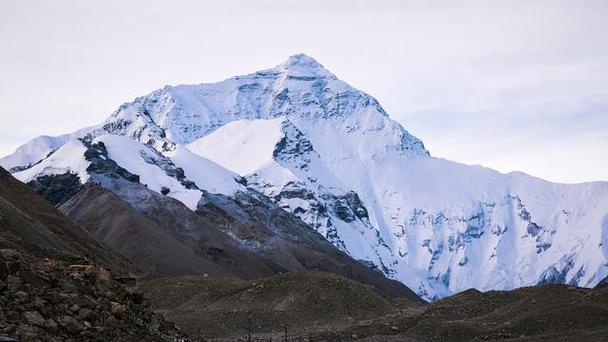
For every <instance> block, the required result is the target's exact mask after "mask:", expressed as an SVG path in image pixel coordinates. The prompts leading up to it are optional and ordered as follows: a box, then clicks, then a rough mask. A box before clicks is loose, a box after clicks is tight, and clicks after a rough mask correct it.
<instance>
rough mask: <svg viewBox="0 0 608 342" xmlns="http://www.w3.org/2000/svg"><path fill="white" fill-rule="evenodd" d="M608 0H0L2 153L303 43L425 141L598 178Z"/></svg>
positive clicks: (249, 68)
mask: <svg viewBox="0 0 608 342" xmlns="http://www.w3.org/2000/svg"><path fill="white" fill-rule="evenodd" d="M607 18H608V1H603V0H597V1H557V0H547V1H447V0H446V1H354V0H344V1H338V0H336V1H321V0H310V1H303V0H302V1H296V0H276V1H275V0H263V1H245V0H243V1H226V0H223V1H128V2H127V1H107V0H106V1H77V0H73V1H27V0H18V1H17V0H15V1H11V0H3V1H2V2H0V119H1V120H0V155H5V154H8V153H10V152H11V151H13V150H14V149H15V148H16V147H17V146H18V145H20V144H22V143H24V142H26V141H27V140H29V139H31V138H33V137H35V136H37V135H40V134H47V135H57V134H61V133H67V132H70V131H73V130H76V129H78V128H81V127H84V126H89V125H93V124H96V123H99V122H101V121H102V120H103V119H104V118H105V117H106V116H107V115H109V114H110V113H111V112H112V111H113V110H114V109H115V108H116V107H117V106H118V105H120V104H121V103H122V102H126V101H130V100H132V99H133V98H135V97H136V96H139V95H144V94H147V93H149V92H151V91H152V90H154V89H156V88H160V87H162V86H163V85H165V84H182V83H202V82H214V81H219V80H222V79H225V78H228V77H230V76H233V75H237V74H244V73H249V72H253V71H256V70H259V69H264V68H268V67H271V66H274V65H276V64H279V63H281V62H282V61H283V60H285V59H286V58H287V57H288V56H290V55H293V54H295V53H299V52H303V53H306V54H308V55H310V56H312V57H314V58H316V59H317V60H318V61H319V62H320V63H321V64H323V65H324V66H325V67H326V68H327V69H329V70H330V71H332V72H333V73H335V74H336V75H337V76H338V77H340V78H341V79H343V80H345V81H346V82H348V83H350V84H351V85H353V86H355V87H357V88H359V89H361V90H364V91H366V92H367V93H369V94H371V95H373V96H375V97H376V98H377V99H378V100H379V101H380V103H381V104H382V105H383V107H384V108H385V109H386V111H387V112H388V113H389V114H390V115H391V116H392V117H393V118H395V119H397V120H398V121H399V122H401V123H402V124H403V125H404V126H405V128H406V129H408V130H409V131H410V132H411V133H413V134H414V135H416V136H418V137H419V138H421V139H422V140H423V141H424V143H425V145H426V146H427V148H428V149H429V150H430V151H431V154H433V155H434V156H438V157H443V158H447V159H452V160H456V161H460V162H464V163H469V164H481V165H484V166H488V167H492V168H495V169H497V170H499V171H503V172H507V171H513V170H520V171H523V172H526V173H529V174H532V175H535V176H539V177H542V178H546V179H549V180H552V181H560V182H582V181H590V180H608V38H607V37H606V34H607V33H608V20H607Z"/></svg>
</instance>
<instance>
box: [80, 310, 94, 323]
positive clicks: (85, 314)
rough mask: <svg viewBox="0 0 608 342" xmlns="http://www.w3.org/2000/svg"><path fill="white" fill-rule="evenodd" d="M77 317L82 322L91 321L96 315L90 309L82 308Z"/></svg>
mask: <svg viewBox="0 0 608 342" xmlns="http://www.w3.org/2000/svg"><path fill="white" fill-rule="evenodd" d="M77 317H78V319H79V320H81V321H90V320H91V319H92V318H94V317H95V313H94V312H93V311H91V310H89V309H85V308H82V309H80V310H79V311H78V316H77Z"/></svg>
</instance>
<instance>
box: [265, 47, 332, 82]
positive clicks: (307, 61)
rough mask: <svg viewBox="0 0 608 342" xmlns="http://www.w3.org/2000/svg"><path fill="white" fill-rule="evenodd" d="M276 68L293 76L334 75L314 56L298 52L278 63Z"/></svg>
mask: <svg viewBox="0 0 608 342" xmlns="http://www.w3.org/2000/svg"><path fill="white" fill-rule="evenodd" d="M277 69H279V70H280V71H281V72H283V73H285V74H287V75H288V76H294V77H332V78H335V76H334V75H333V74H332V73H330V72H329V71H327V69H325V68H324V67H323V65H321V64H320V63H319V62H317V61H316V60H315V59H314V58H312V57H310V56H308V55H305V54H303V53H299V54H296V55H293V56H290V57H289V58H287V60H286V61H285V62H283V63H282V64H280V65H279V66H278V67H277Z"/></svg>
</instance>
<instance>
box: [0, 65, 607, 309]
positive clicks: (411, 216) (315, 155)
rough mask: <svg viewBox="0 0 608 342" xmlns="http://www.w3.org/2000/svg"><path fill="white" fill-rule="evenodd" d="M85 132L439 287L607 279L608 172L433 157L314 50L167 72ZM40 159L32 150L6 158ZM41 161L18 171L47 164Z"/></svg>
mask: <svg viewBox="0 0 608 342" xmlns="http://www.w3.org/2000/svg"><path fill="white" fill-rule="evenodd" d="M87 132H88V134H89V135H90V136H91V137H92V138H93V139H98V140H101V141H103V142H105V141H106V140H108V152H109V154H111V155H112V156H113V159H114V158H115V159H116V160H117V162H118V164H120V165H121V166H123V167H124V168H126V169H127V170H129V171H130V172H132V173H134V174H138V175H140V176H141V181H142V183H145V184H148V186H149V187H150V188H151V189H153V190H155V191H161V190H163V188H167V189H168V190H169V191H170V192H169V193H168V195H169V196H174V197H175V198H177V199H179V200H181V201H183V202H184V203H186V204H187V205H188V206H189V207H190V208H194V207H195V206H196V199H197V196H198V197H200V196H199V193H200V192H198V193H197V191H199V190H206V191H209V192H221V193H223V194H225V195H228V196H232V195H233V194H234V193H235V190H236V189H239V188H242V187H244V186H245V185H244V184H246V186H247V187H249V188H250V189H252V190H256V191H259V192H261V193H263V194H265V195H267V196H268V197H270V198H271V199H272V200H273V201H275V202H276V203H278V204H279V205H280V206H282V207H283V208H286V209H287V210H289V211H291V212H292V213H294V214H295V215H297V216H298V217H300V218H301V219H302V220H304V221H305V222H307V223H308V224H310V225H311V227H313V229H315V230H317V231H318V232H319V233H320V234H322V235H323V236H325V238H327V239H328V240H329V241H330V242H332V243H333V244H334V245H335V246H336V247H338V248H340V249H342V250H344V251H346V252H348V253H349V254H350V255H351V256H352V257H354V258H356V259H361V260H364V261H365V262H367V263H368V264H369V266H370V267H374V268H378V269H379V270H381V271H382V272H383V273H384V274H386V275H387V276H389V277H392V278H394V279H397V280H400V281H402V282H403V283H405V284H406V285H408V286H409V287H410V288H412V289H414V290H415V291H417V292H418V293H419V294H421V295H422V296H424V297H425V298H428V299H433V298H439V297H442V296H445V295H448V294H451V293H454V292H459V291H462V290H464V289H467V288H470V287H475V288H478V289H480V290H488V289H510V288H513V287H518V286H524V285H531V284H536V283H547V282H549V283H570V284H574V285H580V286H594V285H595V284H596V283H598V282H599V281H600V280H601V279H603V278H604V277H606V276H607V275H608V266H607V265H608V262H607V261H608V183H604V182H596V183H587V184H578V185H561V184H554V183H549V182H546V181H543V180H540V179H537V178H533V177H530V176H527V175H524V174H521V173H512V174H507V175H505V174H500V173H498V172H496V171H493V170H490V169H486V168H483V167H480V166H467V165H462V164H459V163H455V162H451V161H447V160H443V159H437V158H433V157H431V156H430V155H429V153H428V152H427V151H426V149H425V148H424V146H423V144H422V142H421V141H420V140H418V139H417V138H415V137H414V136H412V135H411V134H409V133H408V132H407V131H406V130H405V129H404V128H403V127H402V126H401V125H399V124H398V123H397V122H395V121H393V120H391V119H390V118H389V117H388V116H387V114H386V113H385V112H384V110H383V109H382V107H381V106H380V105H379V103H378V102H377V101H376V100H375V99H374V98H372V97H371V96H369V95H367V94H365V93H363V92H361V91H359V90H356V89H354V88H352V87H350V86H349V85H347V84H346V83H344V82H342V81H340V80H338V79H337V78H336V76H334V75H333V74H331V73H330V72H328V71H327V70H326V69H324V68H323V67H322V66H321V65H320V64H319V63H317V62H316V61H314V60H313V59H312V58H310V57H308V56H305V55H296V56H292V57H290V58H289V59H288V60H287V61H286V62H285V63H283V64H281V65H279V66H277V67H275V68H272V69H268V70H264V71H260V72H257V73H254V74H250V75H245V76H238V77H233V78H230V79H228V80H225V81H222V82H218V83H213V84H200V85H181V86H176V87H171V86H166V87H165V88H162V89H159V90H156V91H154V92H152V93H151V94H149V95H147V96H143V97H140V98H137V99H135V101H133V102H131V103H126V104H123V105H122V106H120V107H119V108H118V109H117V110H116V111H115V112H114V113H113V114H112V115H111V116H110V117H109V118H108V119H107V120H106V121H105V122H104V123H102V124H101V125H100V126H97V127H95V128H91V129H89V130H88V131H87ZM108 133H109V134H112V135H119V136H123V138H108V137H109V136H107V134H108ZM81 135H82V133H81ZM115 139H116V140H120V141H121V143H120V144H119V145H120V146H122V145H128V146H125V147H124V148H122V147H120V146H116V145H115V144H114V140H115ZM131 145H132V146H131ZM134 146H138V147H134ZM53 148H55V149H56V148H58V147H56V146H54V147H53ZM59 150H61V149H59ZM59 150H58V151H57V152H55V153H59V152H60V151H59ZM113 151H116V153H114V152H113ZM142 151H144V152H142ZM136 152H137V153H136ZM137 154H138V155H137ZM52 156H53V155H51V157H52ZM195 157H196V158H199V159H200V160H203V161H204V162H200V160H199V159H196V158H195ZM18 158H22V159H23V160H24V161H27V162H28V163H22V164H19V165H16V164H15V162H14V160H17V159H18ZM37 158H40V153H31V154H27V153H25V152H23V151H22V152H21V153H20V155H19V156H18V157H17V156H16V155H13V156H9V157H5V158H3V159H2V160H0V165H5V164H6V163H9V161H10V163H12V164H9V166H10V167H15V166H17V167H18V169H20V168H27V167H28V166H29V165H30V164H31V161H34V160H37ZM49 158H50V157H49ZM47 159H48V158H47ZM141 160H144V162H141ZM46 161H47V160H46V159H45V160H43V161H42V162H40V165H47V164H49V165H51V164H55V163H56V162H54V161H52V160H50V161H48V162H47V164H45V162H46ZM199 162H200V163H202V164H201V166H200V167H199V166H197V163H199ZM123 163H124V165H123ZM202 165H205V166H202ZM35 167H36V166H35ZM35 167H33V168H32V169H33V170H36V171H29V170H26V171H22V172H20V173H17V174H16V175H17V176H18V177H19V178H20V179H22V180H24V181H27V180H30V179H33V178H34V177H38V176H40V174H41V172H42V171H40V169H35ZM56 169H57V170H60V171H61V170H64V171H65V170H66V167H65V165H63V164H61V165H60V167H57V168H56ZM177 169H179V170H181V171H176V170H177ZM226 169H227V170H226ZM43 170H45V171H43V173H44V172H46V173H53V172H59V171H56V170H54V169H53V168H52V167H46V168H43ZM70 170H80V168H78V167H72V168H70ZM152 170H154V171H153V172H152ZM27 171H29V173H23V172H27ZM184 171H185V172H184ZM197 171H199V172H197ZM78 172H80V171H78ZM87 172H88V171H87ZM207 173H209V175H210V176H209V177H206V174H207ZM235 174H238V175H239V177H240V176H242V177H243V179H238V177H237V180H238V182H237V180H235V176H236V175H235ZM163 175H164V176H163ZM206 179H209V181H205V180H206ZM174 180H175V181H174ZM211 180H213V181H211ZM216 180H217V181H216ZM216 182H217V184H220V185H217V186H215V188H214V185H213V184H215V183H216ZM165 191H166V189H165Z"/></svg>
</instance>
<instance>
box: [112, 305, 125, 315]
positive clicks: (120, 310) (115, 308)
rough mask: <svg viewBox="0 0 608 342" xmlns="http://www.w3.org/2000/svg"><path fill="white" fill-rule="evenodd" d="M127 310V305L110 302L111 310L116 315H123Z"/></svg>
mask: <svg viewBox="0 0 608 342" xmlns="http://www.w3.org/2000/svg"><path fill="white" fill-rule="evenodd" d="M126 311H127V307H126V306H124V305H122V304H120V303H116V302H111V303H110V312H112V314H113V315H114V316H116V317H121V316H122V315H123V314H124V313H125V312H126Z"/></svg>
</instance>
